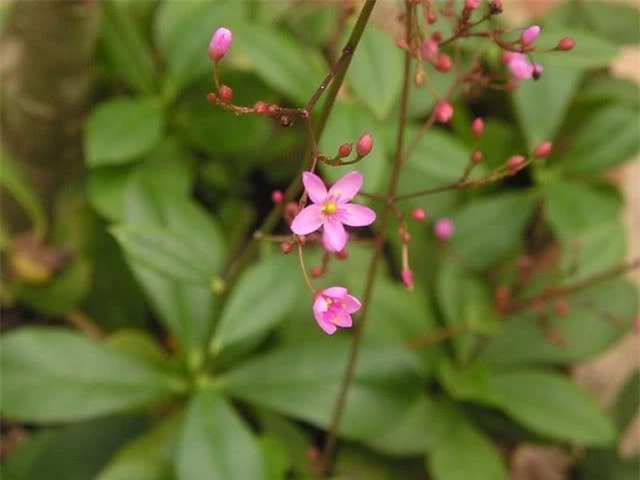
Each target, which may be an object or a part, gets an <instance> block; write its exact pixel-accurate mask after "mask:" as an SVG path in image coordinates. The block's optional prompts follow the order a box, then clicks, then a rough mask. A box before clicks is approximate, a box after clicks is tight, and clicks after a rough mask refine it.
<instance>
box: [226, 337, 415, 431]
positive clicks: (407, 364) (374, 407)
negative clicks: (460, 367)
mask: <svg viewBox="0 0 640 480" xmlns="http://www.w3.org/2000/svg"><path fill="white" fill-rule="evenodd" d="M345 340H346V339H340V338H331V339H330V341H328V340H326V341H323V342H318V341H316V342H315V343H313V344H296V345H292V346H286V347H284V348H281V349H279V350H276V351H275V352H273V353H271V354H269V355H267V356H265V357H263V358H258V359H255V360H253V361H250V362H248V363H246V364H243V365H241V366H239V367H237V368H236V369H234V370H232V371H231V372H229V373H228V374H227V375H226V376H225V377H223V378H222V379H221V383H222V385H223V386H224V388H225V389H226V390H227V391H228V392H229V393H231V394H232V395H236V396H238V397H240V398H242V399H244V400H246V401H248V402H251V403H254V404H257V405H262V406H265V407H268V408H271V409H273V410H276V411H278V412H281V413H284V414H287V415H290V416H293V417H296V418H300V419H302V420H305V421H308V422H310V423H313V424H315V425H319V426H322V427H326V426H327V425H328V424H329V422H330V417H331V411H332V407H333V404H334V402H335V399H336V396H337V394H338V390H339V388H340V387H339V386H340V381H341V378H342V375H343V373H344V372H343V370H344V365H345V362H346V359H347V356H348V350H349V342H348V341H345ZM419 391H420V375H419V367H418V365H417V362H416V361H415V359H413V358H412V357H411V356H410V355H409V354H408V353H407V352H405V351H403V350H402V349H400V348H398V347H391V346H389V345H385V344H379V343H373V342H371V343H365V344H364V345H363V346H362V349H361V352H360V358H359V362H358V365H357V368H356V372H355V380H354V383H353V384H352V386H351V388H350V390H349V395H348V399H347V407H346V411H345V415H344V419H343V422H342V427H341V433H342V434H343V435H345V436H347V437H349V438H358V439H361V440H363V441H368V440H372V439H374V438H375V437H376V436H377V435H378V434H380V433H381V432H384V431H386V430H387V429H388V428H391V426H392V425H394V424H395V423H396V422H397V421H399V419H401V418H402V417H403V415H404V412H405V411H406V410H407V408H409V407H410V406H411V405H412V404H413V402H414V401H415V399H416V397H417V396H418V394H419Z"/></svg>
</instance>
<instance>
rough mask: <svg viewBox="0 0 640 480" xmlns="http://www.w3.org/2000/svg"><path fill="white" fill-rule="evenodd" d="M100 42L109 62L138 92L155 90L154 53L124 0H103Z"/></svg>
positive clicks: (145, 92) (148, 92) (149, 92)
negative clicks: (125, 6) (126, 9)
mask: <svg viewBox="0 0 640 480" xmlns="http://www.w3.org/2000/svg"><path fill="white" fill-rule="evenodd" d="M102 10H103V12H104V15H103V17H102V32H101V33H102V36H101V45H102V47H103V49H104V52H105V54H106V57H107V59H108V61H109V63H110V64H111V65H112V66H113V68H114V69H115V71H116V72H118V74H119V75H120V76H121V77H122V78H123V80H125V82H126V83H127V84H128V85H129V86H130V87H131V88H133V89H134V90H136V91H137V92H138V93H144V94H152V93H154V92H155V90H156V72H155V65H154V64H153V56H152V53H151V51H150V50H149V48H148V45H147V44H146V43H145V39H144V38H143V35H142V32H141V31H140V30H139V28H138V27H137V26H136V24H135V21H134V19H133V18H132V17H131V16H130V15H129V14H128V13H127V12H126V11H124V10H123V8H122V2H114V1H107V2H102Z"/></svg>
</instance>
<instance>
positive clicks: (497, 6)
mask: <svg viewBox="0 0 640 480" xmlns="http://www.w3.org/2000/svg"><path fill="white" fill-rule="evenodd" d="M489 13H491V15H499V14H501V13H502V0H492V1H491V2H489Z"/></svg>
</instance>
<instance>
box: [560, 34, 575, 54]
mask: <svg viewBox="0 0 640 480" xmlns="http://www.w3.org/2000/svg"><path fill="white" fill-rule="evenodd" d="M575 46H576V41H575V40H574V39H573V38H571V37H564V38H561V39H560V40H559V41H558V45H556V49H558V50H561V51H563V52H568V51H569V50H573V48H574V47H575Z"/></svg>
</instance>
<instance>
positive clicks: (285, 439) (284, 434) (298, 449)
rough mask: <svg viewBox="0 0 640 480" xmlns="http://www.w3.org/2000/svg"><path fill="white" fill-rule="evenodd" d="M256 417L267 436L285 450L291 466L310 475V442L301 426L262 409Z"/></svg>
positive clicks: (302, 473) (298, 471) (303, 473)
mask: <svg viewBox="0 0 640 480" xmlns="http://www.w3.org/2000/svg"><path fill="white" fill-rule="evenodd" d="M258 418H259V420H260V426H261V428H262V430H263V432H265V433H266V435H267V438H272V439H275V440H277V441H278V443H279V444H280V445H281V446H282V448H283V449H284V450H285V452H286V455H287V458H288V459H289V462H290V463H291V467H292V468H293V469H294V470H296V472H297V473H299V474H300V475H308V476H312V470H311V465H310V462H309V460H308V458H307V454H308V452H309V449H310V448H311V445H312V442H311V440H310V439H309V438H308V435H307V434H306V433H305V432H304V430H303V429H302V428H301V426H299V425H297V424H295V423H294V422H292V421H289V420H287V419H285V418H284V417H281V416H280V415H277V414H275V413H272V412H269V411H267V410H262V409H260V410H259V411H258ZM270 480H271V479H270Z"/></svg>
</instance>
